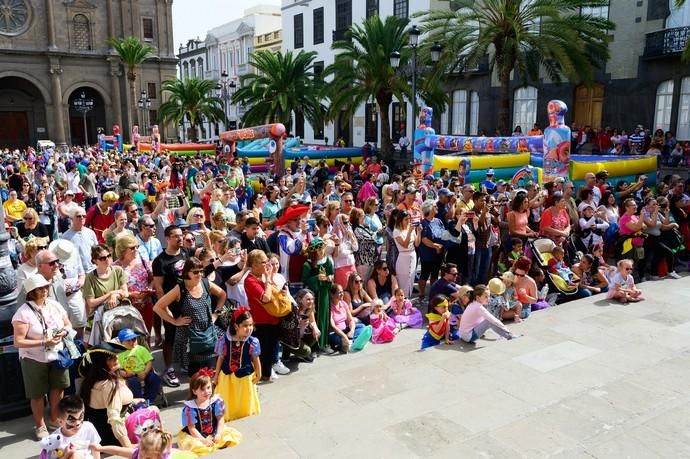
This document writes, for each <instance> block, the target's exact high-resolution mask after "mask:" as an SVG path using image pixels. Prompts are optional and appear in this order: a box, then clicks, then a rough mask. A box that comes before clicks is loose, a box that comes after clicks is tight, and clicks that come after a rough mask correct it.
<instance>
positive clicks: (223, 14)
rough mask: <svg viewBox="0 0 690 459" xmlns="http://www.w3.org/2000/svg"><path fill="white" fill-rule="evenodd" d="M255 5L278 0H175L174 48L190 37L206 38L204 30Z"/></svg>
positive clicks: (239, 15)
mask: <svg viewBox="0 0 690 459" xmlns="http://www.w3.org/2000/svg"><path fill="white" fill-rule="evenodd" d="M257 5H278V6H280V0H175V1H174V2H173V7H172V9H173V39H174V43H175V48H176V49H177V48H179V46H180V44H182V43H187V40H189V39H190V38H196V37H199V39H201V40H203V39H204V38H206V32H208V31H209V30H211V29H213V28H214V27H218V26H219V25H222V24H225V23H226V22H230V21H234V20H235V19H239V18H241V17H242V16H244V10H245V9H247V8H251V7H253V6H257Z"/></svg>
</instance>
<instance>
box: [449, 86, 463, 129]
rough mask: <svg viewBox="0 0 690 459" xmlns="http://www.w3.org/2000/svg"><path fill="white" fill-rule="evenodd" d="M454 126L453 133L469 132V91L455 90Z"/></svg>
mask: <svg viewBox="0 0 690 459" xmlns="http://www.w3.org/2000/svg"><path fill="white" fill-rule="evenodd" d="M452 123H453V126H452V128H451V131H450V132H451V134H453V135H465V134H467V91H465V90H464V89H463V90H458V91H453V119H452Z"/></svg>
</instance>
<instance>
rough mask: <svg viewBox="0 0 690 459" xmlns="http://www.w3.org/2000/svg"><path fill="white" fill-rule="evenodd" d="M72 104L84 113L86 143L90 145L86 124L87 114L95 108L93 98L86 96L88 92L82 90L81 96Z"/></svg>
mask: <svg viewBox="0 0 690 459" xmlns="http://www.w3.org/2000/svg"><path fill="white" fill-rule="evenodd" d="M72 106H73V107H74V109H75V110H76V111H78V112H79V113H81V114H82V117H83V118H84V145H87V146H88V145H89V133H88V128H87V126H86V114H87V113H88V112H90V111H91V110H93V99H91V98H90V97H86V92H84V91H82V92H81V94H79V97H77V98H76V99H74V100H73V101H72Z"/></svg>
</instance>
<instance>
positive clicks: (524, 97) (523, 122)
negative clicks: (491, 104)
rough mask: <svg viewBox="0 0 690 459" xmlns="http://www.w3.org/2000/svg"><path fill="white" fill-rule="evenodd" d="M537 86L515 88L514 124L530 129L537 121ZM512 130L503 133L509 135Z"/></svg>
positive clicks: (523, 128)
mask: <svg viewBox="0 0 690 459" xmlns="http://www.w3.org/2000/svg"><path fill="white" fill-rule="evenodd" d="M537 96H538V92H537V88H535V87H534V86H527V87H525V88H518V89H516V90H515V94H514V96H513V97H514V99H513V126H512V127H511V132H512V129H513V128H514V127H515V126H520V127H522V130H523V132H524V130H525V129H529V128H530V127H531V126H532V125H533V124H534V123H536V122H537ZM509 134H510V132H504V133H503V135H509Z"/></svg>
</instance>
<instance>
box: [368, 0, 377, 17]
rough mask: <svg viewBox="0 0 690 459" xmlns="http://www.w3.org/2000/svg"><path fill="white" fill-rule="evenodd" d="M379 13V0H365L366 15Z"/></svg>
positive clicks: (370, 15)
mask: <svg viewBox="0 0 690 459" xmlns="http://www.w3.org/2000/svg"><path fill="white" fill-rule="evenodd" d="M378 15H379V0H367V17H368V18H370V17H372V16H378Z"/></svg>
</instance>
